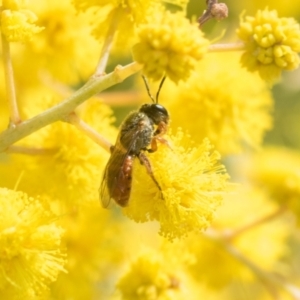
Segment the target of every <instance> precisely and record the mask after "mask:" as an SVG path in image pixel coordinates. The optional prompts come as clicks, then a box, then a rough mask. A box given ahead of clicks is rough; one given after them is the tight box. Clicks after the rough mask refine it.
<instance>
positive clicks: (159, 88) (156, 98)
mask: <svg viewBox="0 0 300 300" xmlns="http://www.w3.org/2000/svg"><path fill="white" fill-rule="evenodd" d="M165 80H166V76H164V77H163V79H162V80H161V82H160V84H159V87H158V90H157V93H156V97H155V100H156V103H158V97H159V93H160V90H161V87H162V86H163V84H164V82H165Z"/></svg>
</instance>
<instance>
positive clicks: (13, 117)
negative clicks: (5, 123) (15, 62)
mask: <svg viewBox="0 0 300 300" xmlns="http://www.w3.org/2000/svg"><path fill="white" fill-rule="evenodd" d="M1 38H2V56H3V67H4V76H5V85H6V93H7V99H8V108H9V114H10V124H9V125H10V126H12V127H13V126H14V125H17V124H19V123H20V122H21V118H20V114H19V109H18V104H17V98H16V89H15V81H14V72H13V67H12V62H11V57H10V45H9V42H8V41H7V40H6V38H5V36H4V35H3V33H2V35H1Z"/></svg>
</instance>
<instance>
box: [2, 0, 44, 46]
mask: <svg viewBox="0 0 300 300" xmlns="http://www.w3.org/2000/svg"><path fill="white" fill-rule="evenodd" d="M21 4H22V3H21V1H3V8H2V10H1V14H0V24H1V31H2V34H3V35H4V36H5V38H6V39H7V40H8V41H9V42H25V41H28V40H30V39H31V38H32V36H33V35H34V34H36V33H38V32H40V31H41V30H43V27H39V26H37V25H35V22H36V21H37V16H36V15H35V14H34V13H33V12H32V11H31V10H28V9H23V8H22V5H21Z"/></svg>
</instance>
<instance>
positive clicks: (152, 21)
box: [132, 12, 208, 82]
mask: <svg viewBox="0 0 300 300" xmlns="http://www.w3.org/2000/svg"><path fill="white" fill-rule="evenodd" d="M138 36H139V42H138V43H137V44H136V45H134V46H133V49H132V52H133V57H134V59H135V60H136V61H137V62H138V63H141V64H143V65H144V69H143V72H144V73H145V75H146V76H147V77H149V78H151V79H154V80H159V79H160V78H162V77H163V76H164V75H165V74H166V75H167V76H168V77H169V78H170V79H171V80H172V81H174V82H178V81H179V80H186V79H187V78H188V77H189V76H190V73H191V71H192V70H193V69H194V67H195V64H196V62H197V61H198V60H200V59H201V58H202V57H203V55H204V53H205V52H206V50H207V47H208V40H206V39H205V38H204V37H203V34H202V32H201V31H200V30H199V29H198V28H197V26H196V25H195V24H194V25H193V24H191V23H190V21H189V20H188V19H186V18H185V17H183V16H182V15H181V14H172V13H170V12H162V13H157V14H155V15H154V16H152V17H151V18H148V20H147V23H146V24H143V25H141V26H140V28H139V32H138Z"/></svg>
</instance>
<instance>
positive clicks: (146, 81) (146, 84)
mask: <svg viewBox="0 0 300 300" xmlns="http://www.w3.org/2000/svg"><path fill="white" fill-rule="evenodd" d="M142 78H143V80H144V82H145V86H146V89H147V92H148V95H149V97H150V98H151V100H152V101H153V103H155V100H154V98H153V96H152V95H151V92H150V88H149V83H148V80H147V78H146V77H145V76H144V75H142Z"/></svg>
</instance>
